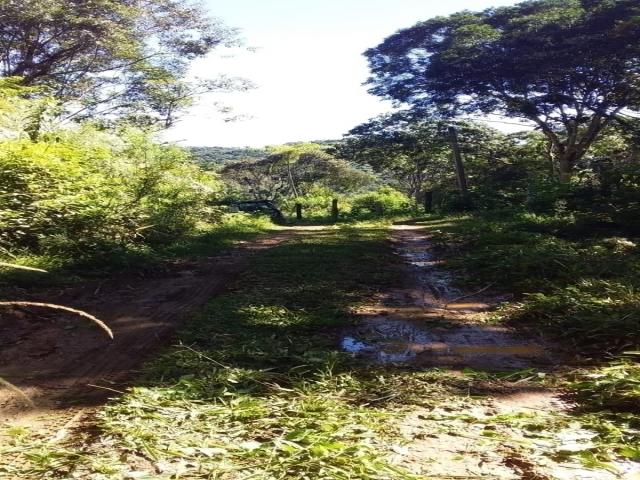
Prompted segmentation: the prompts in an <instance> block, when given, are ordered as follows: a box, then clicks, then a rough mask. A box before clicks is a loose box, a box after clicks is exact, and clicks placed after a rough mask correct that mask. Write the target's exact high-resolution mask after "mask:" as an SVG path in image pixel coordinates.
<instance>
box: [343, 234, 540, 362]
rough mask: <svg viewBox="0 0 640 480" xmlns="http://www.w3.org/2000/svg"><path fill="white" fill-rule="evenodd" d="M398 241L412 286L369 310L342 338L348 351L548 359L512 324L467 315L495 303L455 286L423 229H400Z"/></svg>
mask: <svg viewBox="0 0 640 480" xmlns="http://www.w3.org/2000/svg"><path fill="white" fill-rule="evenodd" d="M394 245H395V250H396V253H397V254H398V255H399V256H400V257H401V258H402V259H403V262H404V263H405V264H406V265H407V275H408V278H410V280H411V282H410V283H412V285H411V286H410V288H405V289H402V290H395V291H393V292H391V293H390V294H389V295H388V296H387V298H386V299H385V300H384V301H383V302H382V304H381V305H379V306H377V307H376V308H370V309H369V310H363V311H362V312H361V316H362V318H361V320H360V321H359V322H358V324H357V326H356V327H355V328H353V329H352V330H351V331H349V332H348V333H347V334H346V335H345V336H344V337H343V338H342V341H341V347H342V349H343V350H344V351H346V352H349V353H351V354H353V355H354V356H357V357H359V358H363V359H365V360H368V361H371V362H375V363H381V364H388V363H411V364H415V365H421V366H422V365H423V366H471V367H480V368H492V369H503V368H525V367H528V366H530V365H531V364H532V363H533V362H536V363H540V362H544V363H546V352H545V351H544V349H543V348H542V347H541V346H540V345H536V344H532V343H531V342H529V341H525V340H522V339H519V338H518V337H517V336H516V335H515V334H514V333H513V332H511V331H510V330H509V329H507V328H504V327H499V326H491V325H484V324H478V323H472V322H470V321H469V319H468V318H466V316H468V315H470V314H473V313H477V312H482V311H484V310H487V309H488V308H489V307H490V305H489V304H488V303H487V302H483V301H481V300H478V299H474V298H473V297H467V296H465V294H464V292H461V291H460V290H458V289H456V288H454V287H452V286H451V283H452V278H451V276H450V274H448V273H447V272H445V271H443V269H441V268H439V263H440V262H438V260H437V258H436V256H435V254H434V252H433V249H432V246H431V244H430V242H429V240H428V238H427V237H426V236H425V234H424V233H423V232H421V231H419V230H418V231H416V230H414V229H398V230H396V231H395V232H394ZM463 299H464V300H463Z"/></svg>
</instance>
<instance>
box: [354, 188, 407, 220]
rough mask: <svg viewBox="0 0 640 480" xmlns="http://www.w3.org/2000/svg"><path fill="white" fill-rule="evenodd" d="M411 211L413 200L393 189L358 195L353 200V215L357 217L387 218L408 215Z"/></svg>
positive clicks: (381, 189) (382, 189)
mask: <svg viewBox="0 0 640 480" xmlns="http://www.w3.org/2000/svg"><path fill="white" fill-rule="evenodd" d="M410 209H411V200H410V199H409V197H407V196H406V195H405V194H404V193H402V192H399V191H398V190H395V189H393V188H391V187H382V188H380V189H378V190H376V191H374V192H368V193H363V194H360V195H357V196H355V197H354V198H353V200H352V207H351V213H352V214H353V215H356V216H362V215H373V216H379V217H382V216H386V215H396V214H400V213H406V212H408V211H409V210H410Z"/></svg>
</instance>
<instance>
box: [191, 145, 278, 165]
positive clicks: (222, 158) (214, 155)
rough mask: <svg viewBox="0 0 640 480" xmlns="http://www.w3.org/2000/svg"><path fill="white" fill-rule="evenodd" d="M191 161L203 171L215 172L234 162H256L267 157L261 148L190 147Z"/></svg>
mask: <svg viewBox="0 0 640 480" xmlns="http://www.w3.org/2000/svg"><path fill="white" fill-rule="evenodd" d="M189 153H191V156H192V157H193V160H194V161H195V162H196V163H198V164H199V165H201V166H202V168H204V169H205V170H215V169H217V168H219V167H224V166H225V164H227V163H230V162H236V161H256V160H261V159H262V158H264V157H265V156H266V155H267V151H266V150H265V149H262V148H234V147H190V148H189Z"/></svg>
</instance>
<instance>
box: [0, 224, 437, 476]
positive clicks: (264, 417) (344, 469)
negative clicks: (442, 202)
mask: <svg viewBox="0 0 640 480" xmlns="http://www.w3.org/2000/svg"><path fill="white" fill-rule="evenodd" d="M385 238H386V230H385V229H384V228H379V227H369V228H363V227H353V226H348V227H342V228H337V229H330V230H326V231H323V232H314V233H313V234H302V235H301V236H300V238H298V239H296V240H294V241H291V242H289V243H288V244H285V245H282V246H278V247H275V248H273V249H271V250H268V251H265V252H262V253H260V254H259V255H257V256H256V257H254V259H253V262H252V266H251V270H250V271H251V273H250V274H248V275H246V276H245V277H244V278H243V279H242V280H241V281H240V282H239V283H238V284H237V285H236V286H235V288H234V289H233V291H232V292H231V293H229V294H227V295H224V296H222V297H219V298H217V299H215V300H214V301H213V302H212V303H211V304H210V305H209V306H208V307H207V308H206V310H205V311H204V312H202V313H201V314H200V315H198V316H197V317H196V318H194V319H193V321H191V322H190V323H189V325H188V326H187V327H186V328H185V329H184V330H182V331H181V332H180V333H179V335H178V339H177V342H178V345H177V346H176V347H174V348H171V349H169V350H168V351H166V352H165V353H164V354H162V355H160V356H159V357H158V358H157V359H155V360H154V361H153V362H152V363H151V364H149V365H147V368H146V374H145V377H144V381H143V383H142V384H141V386H138V387H135V388H133V389H132V390H131V392H130V393H128V394H127V395H125V396H124V397H123V398H121V399H119V400H117V401H114V402H112V403H111V404H110V405H108V406H107V407H106V408H105V409H103V410H102V411H101V412H100V414H99V421H98V423H99V426H100V429H101V435H100V438H101V440H100V442H97V443H94V444H93V445H92V446H91V447H89V448H88V449H87V448H83V447H81V446H75V447H69V446H68V447H67V448H66V449H64V450H62V449H60V448H59V447H57V448H51V447H50V448H48V449H47V448H44V449H43V450H38V449H36V448H35V444H34V442H33V441H32V440H31V439H29V437H28V436H26V437H25V436H22V437H20V439H16V440H15V442H14V443H15V447H14V453H15V449H18V450H19V449H20V448H22V449H25V451H26V452H29V453H27V454H22V456H21V460H22V461H26V463H25V464H20V466H19V467H16V466H15V464H14V466H13V467H12V468H17V469H18V470H17V471H20V472H21V474H22V475H36V476H37V475H44V473H43V472H45V471H46V472H48V473H47V475H49V476H51V477H64V476H66V475H70V474H71V473H72V472H76V474H79V475H81V476H82V475H86V476H89V475H93V474H96V473H99V472H100V471H102V472H103V475H106V476H107V478H118V475H122V472H124V471H127V470H131V469H132V465H137V467H136V468H137V469H138V470H139V472H140V475H143V474H144V472H146V475H147V476H148V477H147V478H158V477H155V476H154V472H155V474H157V472H158V471H159V470H165V471H166V472H172V473H171V474H174V475H178V474H180V475H181V476H183V477H184V478H238V477H240V478H265V479H267V478H269V479H271V478H291V479H307V478H313V479H347V478H348V479H384V478H413V477H411V476H410V475H408V474H407V473H406V472H403V471H401V470H399V469H397V468H396V467H394V466H393V465H391V464H389V463H388V462H387V461H386V460H385V458H386V456H387V453H389V449H390V448H391V445H392V444H393V441H394V439H395V441H398V435H397V432H396V427H395V423H394V418H396V416H397V413H396V411H397V410H398V409H400V408H401V406H402V405H403V404H407V403H411V402H413V401H417V400H420V401H422V402H427V401H429V398H433V397H434V395H436V393H441V388H444V387H441V386H440V385H439V384H437V383H433V381H432V380H433V377H434V374H433V373H425V374H422V375H420V374H418V375H415V376H410V375H409V374H408V373H407V372H397V373H389V372H383V371H376V370H375V369H370V368H368V367H366V366H364V365H354V364H353V360H352V359H351V358H349V357H347V356H345V355H344V354H341V353H339V352H338V350H339V349H338V345H337V339H338V338H339V332H340V329H341V328H344V327H345V326H347V325H349V324H350V322H351V316H350V314H349V312H350V309H351V308H353V307H354V306H356V305H357V304H358V303H359V302H362V301H363V300H365V299H366V298H367V297H369V296H370V295H371V294H372V293H374V292H375V291H377V290H378V289H380V288H383V287H384V286H385V285H387V284H388V283H389V282H391V281H392V280H393V279H394V278H395V275H397V270H396V269H395V268H394V266H393V265H394V262H395V259H394V257H393V255H392V254H391V251H390V248H389V247H388V245H387V244H386V242H385ZM391 402H393V408H391ZM27 445H28V446H29V448H26V446H27ZM34 450H35V451H34ZM18 463H20V462H18ZM105 465H106V466H109V469H110V470H109V471H110V473H109V472H107V473H104V471H105ZM0 471H1V470H0ZM167 475H168V476H170V475H169V474H167Z"/></svg>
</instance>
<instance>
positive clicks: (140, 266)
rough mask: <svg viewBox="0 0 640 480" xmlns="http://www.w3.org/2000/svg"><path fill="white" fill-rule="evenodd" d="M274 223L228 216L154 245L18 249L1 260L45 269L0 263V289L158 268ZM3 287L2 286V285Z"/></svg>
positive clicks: (220, 247) (226, 245) (263, 230)
mask: <svg viewBox="0 0 640 480" xmlns="http://www.w3.org/2000/svg"><path fill="white" fill-rule="evenodd" d="M273 228H274V225H273V224H272V223H271V222H270V221H269V220H268V218H266V217H261V216H249V215H237V214H236V215H228V216H227V217H226V218H224V219H223V221H222V222H221V223H218V224H204V225H201V226H200V227H199V228H198V230H197V231H195V232H193V233H191V234H190V235H187V236H185V237H184V238H182V239H180V240H178V241H175V242H172V243H169V244H165V245H158V246H156V247H155V248H151V247H149V246H144V245H108V246H104V247H103V248H96V249H94V250H88V251H86V252H65V250H64V246H61V247H60V249H59V250H58V251H55V252H51V253H42V254H37V255H36V254H30V253H20V252H16V255H13V256H8V255H6V256H3V257H0V260H2V261H5V262H7V263H13V264H19V265H24V266H28V267H36V268H41V269H44V270H47V272H48V273H34V272H27V271H21V270H15V269H11V268H3V267H0V293H2V292H3V290H9V291H8V293H9V294H11V293H12V292H10V288H9V287H11V286H14V287H15V286H18V287H34V286H36V287H37V286H47V285H56V284H64V283H73V282H78V281H81V280H83V279H87V278H95V277H103V276H105V275H112V274H118V273H123V272H127V271H136V272H138V273H140V272H145V271H149V270H154V269H156V268H158V267H159V266H160V265H162V263H164V262H167V261H171V260H177V259H185V258H197V257H202V256H210V255H216V254H217V253H220V252H221V251H222V250H225V249H227V248H230V247H231V246H233V244H234V243H236V242H238V241H241V240H251V239H253V238H255V237H257V236H258V235H260V234H263V233H266V232H268V231H270V230H272V229H273ZM3 287H4V288H3Z"/></svg>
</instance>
